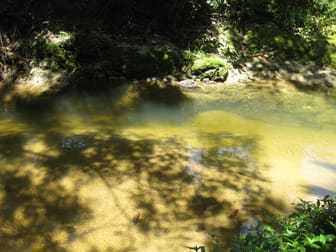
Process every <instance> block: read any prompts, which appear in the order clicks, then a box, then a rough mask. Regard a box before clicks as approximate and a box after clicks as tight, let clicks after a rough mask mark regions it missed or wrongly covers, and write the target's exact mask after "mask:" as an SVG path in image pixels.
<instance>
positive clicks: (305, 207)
mask: <svg viewBox="0 0 336 252" xmlns="http://www.w3.org/2000/svg"><path fill="white" fill-rule="evenodd" d="M277 225H278V226H279V227H278V228H277V229H274V228H272V227H270V226H264V225H262V224H261V223H260V222H258V223H257V224H256V225H255V226H252V227H251V228H250V230H249V232H248V233H247V234H246V235H241V236H240V237H239V239H238V241H237V244H236V246H235V248H234V251H235V252H240V251H246V252H248V251H260V252H261V251H272V252H274V251H283V252H285V251H300V252H306V251H325V252H333V251H334V249H335V248H336V196H333V197H329V196H325V197H324V198H322V199H318V200H317V201H316V203H312V202H309V201H304V200H300V203H298V204H296V205H295V211H294V213H293V214H291V215H289V216H287V217H283V218H279V220H278V223H277Z"/></svg>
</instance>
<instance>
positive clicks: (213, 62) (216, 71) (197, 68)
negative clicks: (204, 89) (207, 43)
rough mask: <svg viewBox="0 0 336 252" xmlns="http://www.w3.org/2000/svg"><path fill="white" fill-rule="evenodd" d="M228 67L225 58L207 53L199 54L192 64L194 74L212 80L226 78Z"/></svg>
mask: <svg viewBox="0 0 336 252" xmlns="http://www.w3.org/2000/svg"><path fill="white" fill-rule="evenodd" d="M228 69H229V67H228V63H227V62H226V60H225V59H223V58H221V57H219V56H213V55H206V54H200V55H198V56H197V58H196V59H195V60H194V62H193V64H192V66H191V72H192V74H193V75H196V76H198V77H200V78H208V79H211V80H225V79H226V76H227V73H228Z"/></svg>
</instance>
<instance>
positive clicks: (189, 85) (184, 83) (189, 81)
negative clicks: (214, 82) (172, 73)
mask: <svg viewBox="0 0 336 252" xmlns="http://www.w3.org/2000/svg"><path fill="white" fill-rule="evenodd" d="M179 85H180V86H181V87H185V88H196V87H197V82H196V81H194V80H192V79H186V80H182V81H180V82H179Z"/></svg>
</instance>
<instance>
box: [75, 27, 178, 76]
mask: <svg viewBox="0 0 336 252" xmlns="http://www.w3.org/2000/svg"><path fill="white" fill-rule="evenodd" d="M74 44H75V47H76V49H77V55H78V62H79V63H80V65H81V66H82V67H81V68H80V69H79V71H80V74H82V75H84V76H86V77H88V78H90V79H91V78H94V79H108V78H109V77H112V76H113V77H115V76H122V77H127V78H135V77H138V78H142V77H148V76H150V77H153V76H164V75H167V74H172V73H173V72H175V71H178V70H179V68H180V67H181V63H182V62H181V60H180V56H179V53H178V51H176V50H173V49H170V48H168V47H166V46H152V45H148V46H138V45H132V44H127V43H125V44H123V45H120V44H118V43H116V41H115V40H114V39H113V38H112V37H111V36H110V35H108V34H106V33H103V32H100V33H98V32H91V33H87V34H78V35H77V36H76V38H75V42H74Z"/></svg>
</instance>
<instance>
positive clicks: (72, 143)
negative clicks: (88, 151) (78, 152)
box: [61, 135, 87, 149]
mask: <svg viewBox="0 0 336 252" xmlns="http://www.w3.org/2000/svg"><path fill="white" fill-rule="evenodd" d="M86 145H87V141H86V139H85V137H84V136H82V135H76V136H71V137H65V138H63V140H62V145H61V146H62V148H64V149H82V148H85V147H86Z"/></svg>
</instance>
